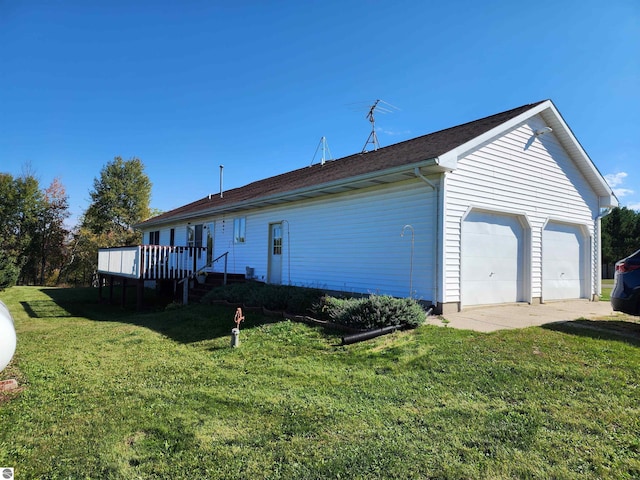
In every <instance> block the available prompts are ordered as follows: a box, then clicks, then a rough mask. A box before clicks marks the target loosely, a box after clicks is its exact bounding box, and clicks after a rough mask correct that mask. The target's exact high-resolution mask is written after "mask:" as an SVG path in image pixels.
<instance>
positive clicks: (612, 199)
mask: <svg viewBox="0 0 640 480" xmlns="http://www.w3.org/2000/svg"><path fill="white" fill-rule="evenodd" d="M548 102H549V106H548V108H545V109H544V110H543V111H542V112H541V116H542V118H543V119H544V121H545V122H547V123H549V124H550V126H551V128H553V129H554V133H555V132H556V130H557V129H558V127H560V129H561V130H562V131H563V133H564V134H565V135H564V136H563V137H562V138H559V140H560V142H561V143H563V141H565V142H567V141H568V142H569V145H568V146H566V145H565V148H567V147H568V148H567V149H568V150H569V155H570V156H571V158H573V160H574V162H576V164H577V166H578V169H579V170H580V171H581V172H582V173H583V174H584V175H585V177H586V178H587V180H588V181H589V183H590V184H591V185H592V187H593V188H594V191H595V192H596V193H597V194H598V195H599V196H600V197H601V201H602V200H603V199H608V200H606V202H605V203H609V206H617V205H618V199H617V198H616V196H615V194H614V193H613V190H612V189H611V187H610V186H609V184H608V183H607V181H606V180H605V179H604V176H603V175H602V174H601V173H600V170H598V167H596V164H595V163H594V162H593V161H592V160H591V158H590V157H589V155H588V154H587V152H586V151H585V150H584V148H582V145H581V144H580V142H579V141H578V139H577V138H576V136H575V135H574V134H573V131H572V130H571V127H569V125H568V124H567V123H566V122H565V121H564V118H562V115H561V114H560V112H559V111H558V110H557V109H556V107H555V105H554V104H553V103H552V102H551V101H548ZM545 103H547V102H545ZM550 114H551V116H550ZM556 136H557V135H556Z"/></svg>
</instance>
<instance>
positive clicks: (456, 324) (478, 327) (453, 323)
mask: <svg viewBox="0 0 640 480" xmlns="http://www.w3.org/2000/svg"><path fill="white" fill-rule="evenodd" d="M608 315H618V313H615V312H613V310H612V309H611V304H610V303H609V302H590V301H588V300H565V301H558V302H549V303H544V304H541V305H529V304H526V303H517V304H509V305H498V306H487V307H471V308H467V309H464V310H463V311H462V312H456V313H449V314H447V315H443V316H441V317H438V316H434V317H431V318H430V320H429V324H430V325H439V326H445V325H446V326H447V327H452V328H460V329H465V330H475V331H477V332H493V331H495V330H504V329H510V328H525V327H533V326H538V325H544V324H546V323H553V322H562V321H571V320H577V319H578V318H585V319H593V318H597V317H605V316H608ZM620 315H622V314H620ZM442 319H445V321H443V320H442Z"/></svg>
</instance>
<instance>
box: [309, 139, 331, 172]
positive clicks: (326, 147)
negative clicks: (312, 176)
mask: <svg viewBox="0 0 640 480" xmlns="http://www.w3.org/2000/svg"><path fill="white" fill-rule="evenodd" d="M320 147H322V160H321V161H320V165H324V162H325V161H326V159H327V153H329V160H333V157H332V156H331V151H330V150H329V145H328V144H327V138H326V137H322V138H321V139H320V143H318V146H317V147H316V153H314V154H313V158H312V159H311V165H313V162H314V161H315V159H316V155H318V150H320ZM311 165H309V166H311Z"/></svg>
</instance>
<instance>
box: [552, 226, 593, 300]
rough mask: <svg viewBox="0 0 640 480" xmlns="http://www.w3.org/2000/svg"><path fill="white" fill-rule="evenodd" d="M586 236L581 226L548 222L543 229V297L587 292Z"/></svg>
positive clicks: (555, 298) (567, 296)
mask: <svg viewBox="0 0 640 480" xmlns="http://www.w3.org/2000/svg"><path fill="white" fill-rule="evenodd" d="M585 244H586V241H585V237H584V235H583V233H582V230H581V229H580V227H576V226H574V225H565V224H561V223H551V222H550V223H548V224H547V226H546V227H545V229H544V231H543V232H542V299H543V300H561V299H567V298H583V297H584V296H585V294H584V292H585V288H584V285H585V271H586V268H585Z"/></svg>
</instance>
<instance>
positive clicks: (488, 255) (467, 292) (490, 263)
mask: <svg viewBox="0 0 640 480" xmlns="http://www.w3.org/2000/svg"><path fill="white" fill-rule="evenodd" d="M523 245H524V233H523V228H522V225H521V224H520V222H519V221H518V219H517V218H516V217H513V216H508V215H498V214H492V213H485V212H471V213H470V214H469V215H468V216H467V218H466V219H465V220H464V222H463V225H462V247H461V248H462V251H461V262H462V265H461V268H462V270H461V276H462V304H463V305H465V306H466V305H483V304H493V303H508V302H518V301H522V300H523V298H522V297H523V290H524V289H523V285H524V282H523V276H524V275H523V272H524V268H523V266H524V258H523V257H524V248H523Z"/></svg>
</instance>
